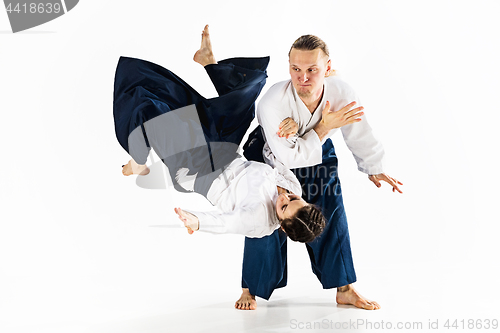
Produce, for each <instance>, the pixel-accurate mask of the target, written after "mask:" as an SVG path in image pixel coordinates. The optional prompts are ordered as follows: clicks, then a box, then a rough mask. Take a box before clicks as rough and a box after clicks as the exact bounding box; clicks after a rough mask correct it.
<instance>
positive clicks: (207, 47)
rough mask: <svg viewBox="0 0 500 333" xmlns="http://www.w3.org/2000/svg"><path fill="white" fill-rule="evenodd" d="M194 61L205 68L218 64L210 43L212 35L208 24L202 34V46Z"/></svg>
mask: <svg viewBox="0 0 500 333" xmlns="http://www.w3.org/2000/svg"><path fill="white" fill-rule="evenodd" d="M193 60H194V61H196V62H197V63H199V64H200V65H202V66H203V67H205V66H206V65H210V64H216V63H217V61H215V57H214V54H213V53H212V44H211V43H210V34H209V33H208V24H207V25H206V26H205V29H203V32H202V34H201V46H200V49H199V50H198V51H196V53H195V54H194V57H193Z"/></svg>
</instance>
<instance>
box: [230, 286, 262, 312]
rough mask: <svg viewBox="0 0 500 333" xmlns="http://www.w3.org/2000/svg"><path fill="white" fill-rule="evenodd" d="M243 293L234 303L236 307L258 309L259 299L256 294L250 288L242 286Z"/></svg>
mask: <svg viewBox="0 0 500 333" xmlns="http://www.w3.org/2000/svg"><path fill="white" fill-rule="evenodd" d="M242 290H243V293H241V297H240V299H239V300H237V301H236V303H234V307H235V308H236V309H240V310H255V309H257V301H256V300H255V296H254V295H251V294H250V291H249V290H248V288H242Z"/></svg>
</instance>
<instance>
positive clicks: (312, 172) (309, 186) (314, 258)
mask: <svg viewBox="0 0 500 333" xmlns="http://www.w3.org/2000/svg"><path fill="white" fill-rule="evenodd" d="M294 173H295V174H296V175H297V178H298V179H299V181H300V182H301V184H302V190H303V198H304V200H306V201H308V202H310V203H312V204H315V205H317V206H319V207H320V208H321V210H322V212H323V214H324V215H325V218H326V226H325V229H324V230H323V233H322V234H321V235H320V236H319V237H317V238H316V239H315V240H314V241H312V242H309V243H307V244H306V248H307V251H308V253H309V257H310V260H311V267H312V270H313V272H314V273H315V274H316V276H317V277H318V279H319V280H320V282H321V284H322V285H323V288H325V289H326V288H334V287H340V286H344V285H347V284H349V283H353V282H355V281H356V273H355V271H354V264H353V260H352V254H351V247H350V239H349V229H348V226H347V218H346V214H345V210H344V204H343V200H342V190H341V186H340V181H339V179H338V174H337V157H336V155H335V149H334V147H333V145H332V143H331V140H327V142H325V144H324V145H323V162H322V164H319V165H316V166H313V167H308V168H301V169H295V170H294Z"/></svg>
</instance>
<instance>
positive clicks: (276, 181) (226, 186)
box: [186, 158, 302, 237]
mask: <svg viewBox="0 0 500 333" xmlns="http://www.w3.org/2000/svg"><path fill="white" fill-rule="evenodd" d="M276 186H280V187H283V188H285V189H287V190H289V191H291V192H293V193H294V194H297V195H299V196H301V195H302V189H301V186H300V183H299V181H298V180H297V178H296V177H295V175H294V174H293V172H291V171H290V170H288V169H286V168H282V167H277V168H272V167H270V166H269V165H267V164H264V163H259V162H252V161H245V160H243V159H241V158H237V159H235V160H234V161H233V162H231V164H229V166H228V167H227V168H226V169H225V170H224V172H223V173H222V174H221V175H220V176H219V177H218V178H216V179H215V181H214V182H213V183H212V186H211V187H210V190H209V191H208V194H207V199H208V200H209V201H210V202H211V203H212V204H213V205H215V206H217V208H218V209H219V210H218V211H209V212H198V211H193V210H186V211H188V212H190V213H192V214H194V215H196V216H197V217H198V219H199V223H200V226H199V228H200V229H199V230H200V231H207V232H213V233H233V234H242V235H245V236H247V237H263V236H267V235H270V234H272V233H273V232H274V230H276V229H277V228H279V226H280V224H279V221H278V218H277V216H276V208H275V207H276V200H277V198H278V190H277V188H276Z"/></svg>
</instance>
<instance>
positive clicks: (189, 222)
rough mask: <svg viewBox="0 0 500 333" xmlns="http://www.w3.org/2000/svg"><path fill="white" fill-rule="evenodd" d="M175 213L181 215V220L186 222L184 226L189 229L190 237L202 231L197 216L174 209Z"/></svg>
mask: <svg viewBox="0 0 500 333" xmlns="http://www.w3.org/2000/svg"><path fill="white" fill-rule="evenodd" d="M174 211H175V213H176V214H177V215H179V220H181V221H182V222H184V226H185V227H186V228H187V230H188V233H189V234H190V235H191V234H192V233H193V232H195V231H196V230H198V229H200V222H199V220H198V218H197V217H196V216H195V215H193V214H191V213H188V212H185V211H183V210H182V209H180V208H174Z"/></svg>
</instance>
